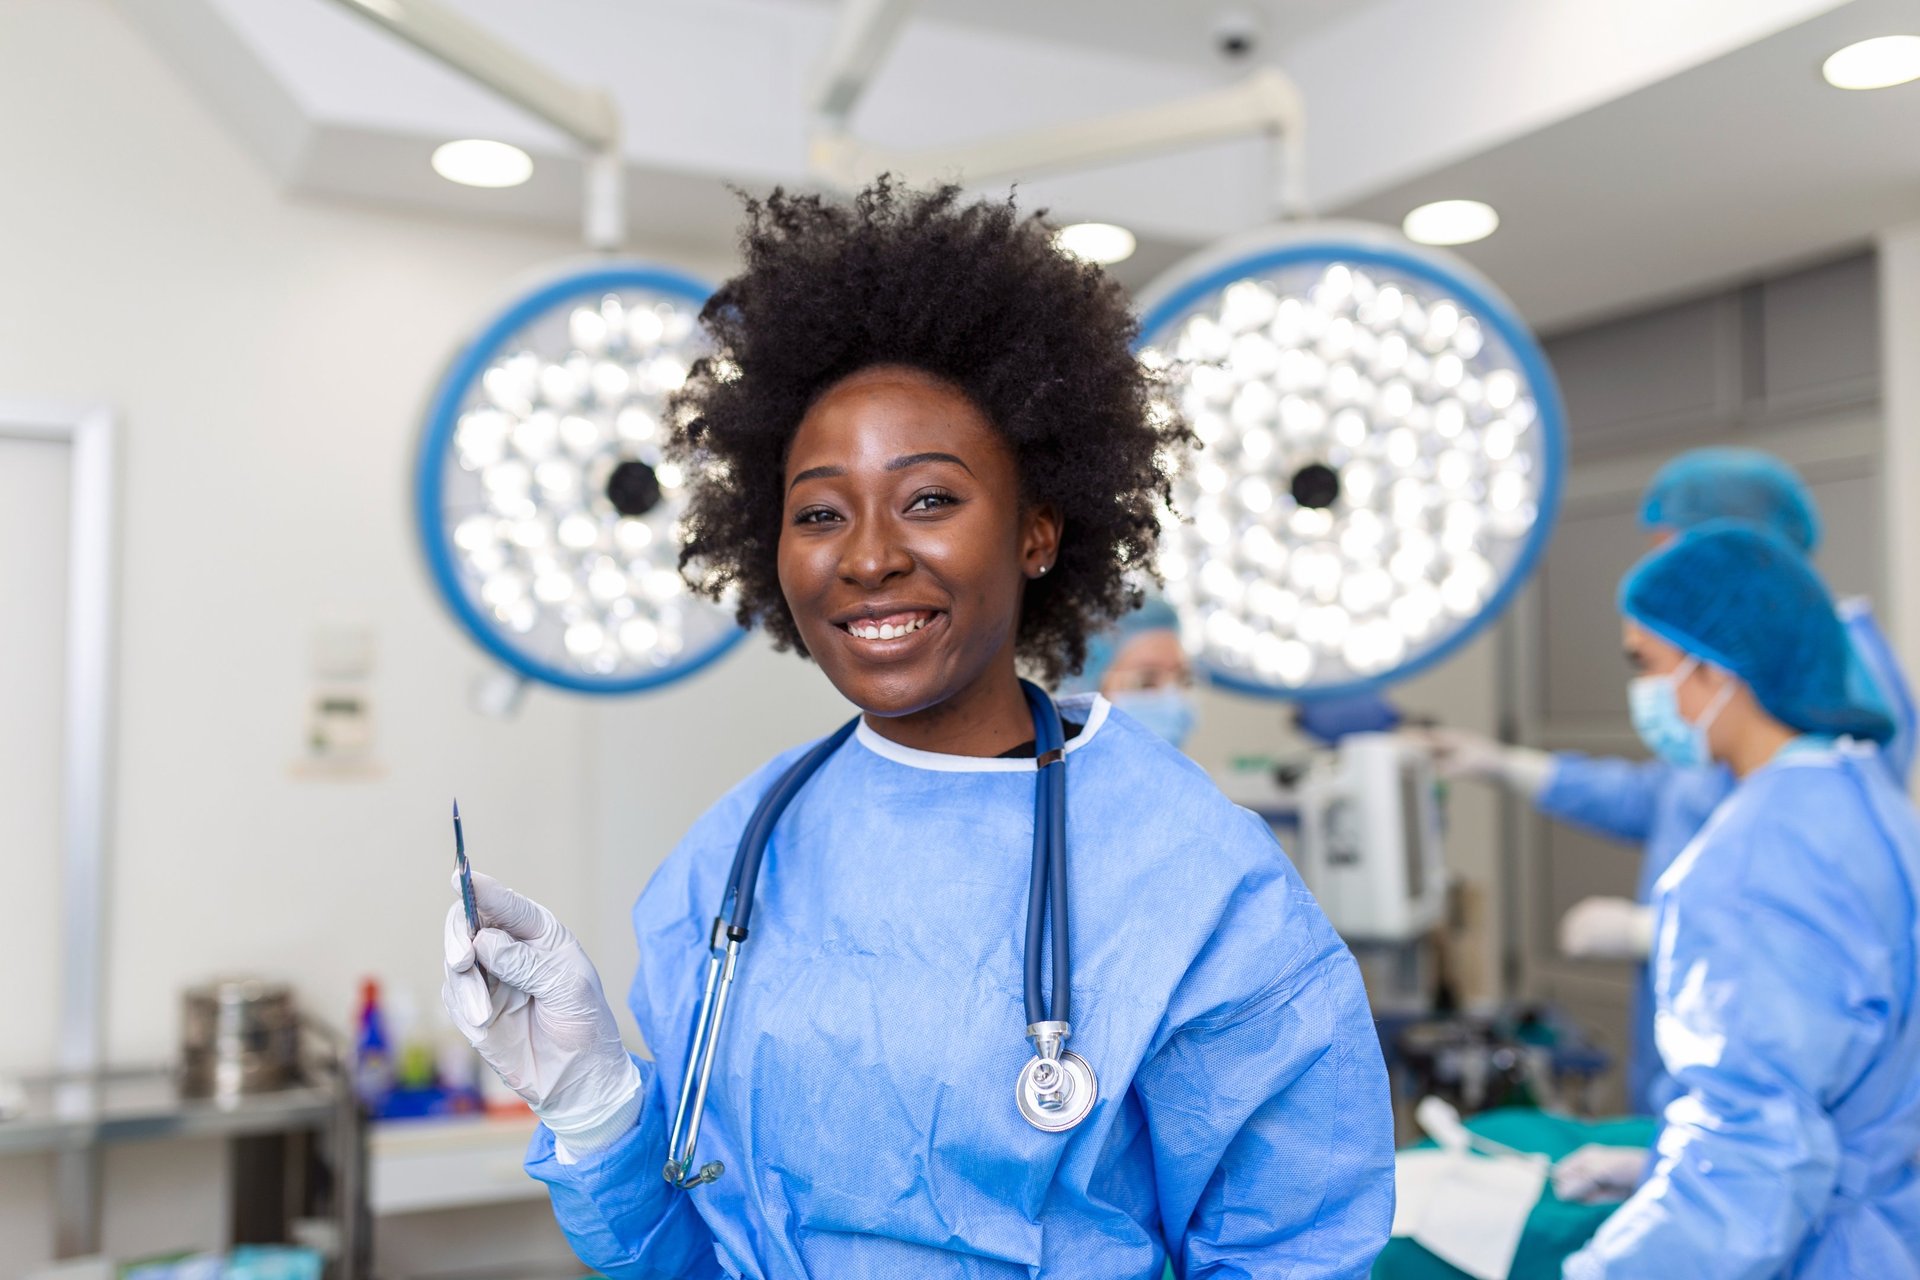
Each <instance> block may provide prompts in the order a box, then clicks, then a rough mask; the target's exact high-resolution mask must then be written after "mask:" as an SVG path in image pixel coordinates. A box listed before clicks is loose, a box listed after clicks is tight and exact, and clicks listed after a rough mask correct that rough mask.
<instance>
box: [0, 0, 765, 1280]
mask: <svg viewBox="0 0 1920 1280" xmlns="http://www.w3.org/2000/svg"><path fill="white" fill-rule="evenodd" d="M0 192H3V193H4V194H3V195H0V396H38V397H57V398H60V399H64V400H71V401H80V402H105V403H107V404H110V405H112V406H113V407H114V408H115V409H116V410H117V412H118V413H119V415H120V424H121V429H122V432H123V436H122V446H123V471H122V481H123V489H122V492H123V499H124V500H123V503H122V506H121V510H120V513H119V517H120V537H119V547H120V552H121V555H122V562H121V569H122V571H121V580H120V584H119V595H118V599H119V606H120V610H121V613H120V627H119V636H118V640H119V655H118V679H119V687H118V694H119V696H118V704H117V705H118V730H119V732H118V747H117V751H116V753H115V759H114V768H115V775H116V776H115V784H114V789H113V796H114V811H113V815H112V816H113V821H114V837H113V854H112V859H113V860H112V869H111V876H110V897H111V908H110V912H111V915H110V922H109V936H110V939H111V956H110V959H109V969H108V974H109V987H108V1008H109V1025H108V1033H107V1045H108V1052H109V1053H110V1055H111V1056H112V1057H113V1059H115V1060H116V1061H120V1062H137V1061H159V1060H165V1059H168V1058H170V1057H171V1056H172V1054H173V1050H174V1046H175V1043H176V1038H177V1030H176V1027H177V1012H176V1011H177V1007H178V1003H179V992H180V989H181V988H182V987H183V986H185V985H187V984H190V983H192V982H195V981H197V980H201V979H204V978H206V977H208V976H210V975H213V974H216V973H223V972H232V971H246V972H263V973H266V974H269V975H273V976H279V977H284V978H288V979H291V980H292V981H293V982H294V983H295V985H296V987H297V988H298V990H299V992H300V995H301V996H302V998H303V999H304V1000H305V1002H306V1003H307V1005H308V1007H309V1008H311V1009H312V1010H313V1011H315V1012H316V1013H319V1014H321V1015H324V1016H326V1017H329V1018H331V1019H333V1020H335V1021H336V1022H340V1021H344V1020H345V1019H346V1018H347V1017H348V1015H349V1013H350V1005H351V1001H352V999H353V996H354V991H355V984H356V982H357V981H358V980H359V979H360V978H361V976H362V975H368V974H372V975H379V976H381V977H383V978H385V979H387V980H389V981H390V982H392V983H397V984H400V985H402V986H404V987H407V988H409V989H411V990H412V991H414V992H415V993H417V997H418V999H419V1001H420V1003H421V1004H422V1005H423V1007H424V1010H425V1012H427V1013H428V1014H429V1015H435V1014H437V1004H438V1001H437V990H438V983H439V969H438V958H437V957H438V950H439V929H440V926H439V921H440V916H441V913H442V912H443V910H444V909H445V905H446V903H447V902H448V901H449V891H448V887H447V881H446V876H447V872H448V870H449V869H450V866H451V848H450V845H449V832H448V830H447V826H448V823H447V803H448V797H449V796H450V795H452V794H454V793H456V792H457V793H458V794H459V795H460V797H461V799H462V801H463V804H464V807H465V809H466V811H467V813H468V814H469V815H470V820H469V825H468V832H469V835H470V838H471V848H472V850H473V853H474V856H475V859H476V861H477V862H478V864H479V865H480V866H482V867H483V868H485V869H487V870H489V871H492V872H495V873H497V874H499V875H501V876H503V877H505V878H506V879H508V880H510V881H511V882H513V883H515V884H518V885H520V886H522V887H524V888H526V889H527V890H528V891H530V892H533V893H536V894H537V895H538V896H540V897H541V898H542V899H543V900H545V901H546V902H548V903H549V904H550V905H551V906H553V908H554V909H555V910H556V911H557V912H559V913H560V914H561V916H562V917H563V918H565V919H569V920H576V921H580V922H582V924H581V927H582V930H583V932H585V933H586V934H587V935H588V937H589V940H590V941H592V940H593V939H592V922H595V921H597V920H598V919H599V918H600V917H601V914H602V913H600V912H599V911H598V910H597V909H596V905H597V904H596V894H597V893H598V891H599V890H598V888H597V886H596V884H595V875H596V871H597V866H596V860H595V858H594V856H593V854H592V850H593V847H594V842H595V839H596V832H597V830H598V826H597V822H596V815H595V809H594V803H595V796H596V794H597V790H596V787H597V781H598V780H597V777H596V766H597V764H598V763H599V760H598V757H597V755H596V751H595V737H594V735H595V734H596V733H597V728H596V724H597V721H596V718H595V717H596V710H595V708H594V707H593V706H592V705H591V704H589V703H586V702H584V701H581V700H577V699H573V698H568V697H563V696H557V695H550V694H546V693H541V692H535V693H533V694H532V695H531V696H530V697H529V699H528V701H527V705H526V707H525V710H524V711H523V713H522V714H521V716H520V717H519V719H518V720H517V721H515V722H513V723H510V724H503V723H499V722H495V721H490V720H486V719H483V718H481V717H478V716H476V715H474V714H473V713H471V712H470V711H469V710H468V709H467V706H466V689H467V684H468V681H469V680H470V679H471V677H472V676H473V675H474V674H475V673H476V672H479V671H480V670H482V669H483V666H484V663H483V661H482V659H481V658H480V657H479V655H478V654H477V652H476V651H475V650H474V649H473V648H472V647H471V646H470V645H469V644H468V643H467V642H466V640H465V639H464V638H463V637H462V635H461V634H459V633H458V632H457V631H456V630H455V628H454V626H453V624H452V623H451V622H450V621H449V619H448V618H447V617H446V616H445V615H444V614H443V612H442V611H441V609H440V607H439V606H438V604H437V602H436V601H435V599H434V597H433V594H432V592H431V589H430V587H429V585H428V582H427V579H426V577H425V575H424V573H423V572H422V571H421V569H420V568H419V567H418V563H417V556H416V553H415V550H414V543H413V536H412V530H411V526H410V523H409V513H408V491H407V484H408V475H409V471H410V455H411V451H412V449H413V446H414V441H415V426H416V423H417V421H418V419H419V415H420V411H421V408H422V405H423V402H424V399H425V397H426V395H427V393H428V390H429V388H430V385H431V383H432V381H433V379H434V378H435V376H436V375H437V373H438V370H439V369H440V367H441V365H442V363H443V361H445V359H446V358H447V356H448V355H449V353H450V351H451V350H452V348H453V346H454V345H455V343H456V342H457V341H458V340H459V339H460V338H461V337H462V335H463V333H464V332H465V331H466V330H467V329H468V328H469V327H470V326H471V325H473V324H474V322H475V321H476V320H477V319H478V318H479V317H480V316H481V315H482V314H483V313H484V312H485V311H486V310H488V309H489V308H490V307H491V306H492V305H493V304H494V303H495V302H496V301H497V300H498V299H499V298H500V297H501V296H502V294H503V292H504V291H506V290H507V289H508V288H509V287H510V285H511V284H512V283H513V282H514V281H515V280H516V278H518V277H520V276H521V275H522V274H523V273H525V272H527V271H528V270H530V269H534V268H538V267H539V266H540V265H541V264H543V263H547V262H550V261H552V260H553V259H556V258H559V257H562V256H565V255H569V254H571V253H573V252H574V251H575V246H574V245H573V244H571V243H569V242H567V241H564V240H555V239H549V238H545V237H543V236H539V235H534V234H519V233H510V232H500V231H487V230H475V229H472V228H469V227H464V226H457V225H450V224H446V223H440V222H430V221H421V220H410V219H407V218H401V217H393V216H388V215H384V214H380V213H376V212H372V211H369V210H365V209H359V208H352V207H344V206H326V205H313V204H300V203H297V202H292V201H289V200H288V199H286V198H285V197H283V196H282V195H281V194H280V193H279V192H278V191H276V189H275V188H274V186H273V184H272V182H271V181H270V179H269V177H268V176H267V175H266V174H264V173H262V172H260V171H259V170H258V169H257V166H256V163H255V162H254V161H253V160H252V159H251V158H250V157H249V156H247V155H246V154H244V153H243V152H242V151H241V150H240V148H239V147H238V146H237V145H236V144H235V143H234V142H233V141H232V139H231V134H230V131H229V130H228V129H227V128H226V127H225V126H224V125H223V124H222V122H220V121H218V120H216V119H214V118H213V117H212V116H210V115H209V114H208V113H207V112H206V111H205V110H204V109H203V107H202V105H201V103H200V102H199V100H198V99H197V98H196V97H195V96H194V94H193V92H192V89H191V86H189V85H186V84H183V83H181V82H179V81H178V80H176V79H175V77H174V76H173V74H172V73H171V72H170V71H168V70H167V69H166V68H165V67H164V66H163V65H162V64H161V63H160V62H159V61H158V60H157V59H156V58H155V57H154V56H152V54H151V53H150V51H149V50H148V49H147V48H146V46H145V45H144V44H143V43H142V42H141V41H140V40H139V39H138V38H137V37H136V36H135V35H134V34H133V33H132V31H131V30H130V29H129V28H128V27H127V26H126V25H125V24H124V22H123V20H122V18H121V17H120V15H119V14H118V12H117V11H116V10H115V9H114V8H112V7H111V6H109V5H107V4H105V3H102V2H101V0H10V2H9V3H7V4H4V5H0ZM688 265H692V266H694V267H696V268H700V267H702V266H704V267H705V268H706V269H707V270H708V271H709V272H710V271H711V270H712V268H713V266H714V264H688ZM334 623H349V624H354V625H361V626H365V627H368V628H370V629H371V630H372V632H373V633H374V636H375V638H376V644H377V651H378V656H377V669H376V672H375V676H374V680H373V691H374V696H375V699H376V707H375V709H376V714H377V716H378V721H379V732H380V746H379V760H380V763H381V764H382V766H383V772H382V774H381V776H379V777H378V778H377V779H374V780H370V781H353V782H323V781H313V780H307V779H303V778H301V777H298V776H296V775H295V774H294V772H293V771H292V765H293V764H294V762H295V761H296V759H297V758H298V755H299V751H300V743H301V731H302V725H303V715H304V700H305V697H306V695H307V692H308V673H309V661H310V659H309V651H310V644H311V639H312V635H313V632H314V630H315V628H316V627H318V626H321V625H324V624H334ZM0 643H4V642H0ZM726 670H727V668H725V667H722V668H720V669H719V670H718V671H716V672H715V673H714V674H713V675H712V676H710V677H709V679H708V680H707V681H706V682H705V684H704V686H703V687H704V688H705V689H706V691H707V692H708V693H709V694H711V693H712V692H713V691H714V690H716V689H725V688H727V685H726V683H725V672H726ZM764 686H765V682H763V689H764ZM623 714H627V715H630V716H635V717H643V716H644V715H645V712H644V710H643V708H642V707H641V706H640V705H639V704H636V705H635V707H634V708H632V709H631V711H623ZM713 719H714V721H716V722H717V723H718V724H721V725H730V724H737V723H738V722H739V717H737V716H735V715H732V714H730V713H728V712H726V711H725V710H718V711H715V712H714V713H713ZM655 727H656V729H658V728H659V726H658V724H656V725H655ZM0 732H5V728H4V727H0ZM665 732H666V733H667V734H669V735H671V734H672V733H674V732H675V730H674V729H673V728H671V727H670V725H669V727H668V728H667V729H666V730H665ZM745 749H746V748H745V747H744V746H743V750H745ZM716 768H720V769H729V768H731V764H730V762H722V763H721V764H720V765H717V766H716ZM736 772H737V771H736ZM685 776H686V775H683V781H684V778H685ZM10 781H11V780H10ZM710 789H711V788H710ZM675 820H676V821H678V820H679V819H678V818H677V817H676V819H675ZM57 856H58V855H57V850H56V849H54V848H51V847H44V846H43V845H36V847H31V848H23V847H9V848H6V849H4V850H0V858H4V859H6V860H7V863H8V875H7V877H6V881H5V882H18V883H27V882H34V883H43V884H44V883H50V881H49V880H48V877H47V876H46V874H45V860H51V859H55V858H57ZM16 860H20V861H21V862H24V861H25V860H34V861H35V863H36V869H34V870H33V872H32V874H28V872H27V871H26V870H25V869H24V868H21V867H19V866H17V865H16ZM629 879H630V878H629ZM632 890H633V885H632V884H631V883H630V882H628V883H622V884H621V885H620V886H619V887H618V889H617V892H618V893H619V894H620V895H621V897H622V899H623V900H625V899H630V897H631V894H632ZM52 908H53V904H52V903H50V902H44V901H34V902H31V903H26V904H24V909H23V904H22V903H19V902H13V903H9V904H8V913H7V914H8V925H7V928H8V930H9V931H10V933H12V934H13V935H14V939H10V942H9V950H10V951H11V950H13V948H14V946H15V945H16V940H17V944H18V945H19V947H20V948H21V951H22V952H23V953H24V954H27V955H36V956H49V955H52V954H53V943H52V933H51V931H52V929H53V928H54V927H55V914H54V911H53V909H52ZM23 931H24V934H25V936H24V937H20V934H21V933H22V932H23ZM623 963H624V962H623ZM43 968H44V966H36V967H35V968H34V970H33V971H32V972H29V973H26V974H16V975H15V981H16V982H17V983H25V984H28V985H33V986H36V987H39V988H43V989H44V988H45V987H47V986H50V985H51V984H52V983H53V982H54V981H55V978H56V975H55V974H53V973H51V972H44V971H42V969H43ZM27 1007H28V1009H30V1010H37V1011H39V1016H41V1017H44V1013H45V1011H46V1010H48V1009H50V1008H51V1005H50V1004H49V1003H48V1002H47V1001H45V1000H44V999H35V1000H30V1001H29V1002H28V1004H27ZM49 1030H50V1029H48V1028H42V1027H36V1028H31V1029H29V1031H28V1033H26V1034H31V1035H32V1036H34V1037H36V1038H39V1039H41V1040H42V1041H43V1042H45V1043H50V1040H49V1039H48V1038H47V1034H46V1033H47V1032H48V1031H49ZM4 1038H5V1039H6V1041H7V1044H8V1045H9V1046H12V1045H14V1043H15V1041H14V1037H13V1035H12V1033H11V1032H9V1033H4ZM22 1039H23V1040H24V1039H25V1034H23V1036H22ZM28 1056H31V1057H40V1058H42V1061H41V1065H46V1063H45V1061H44V1056H43V1055H40V1054H33V1055H28ZM0 1063H4V1064H8V1065H14V1066H19V1065H23V1063H22V1062H18V1061H15V1060H14V1055H13V1054H12V1053H10V1052H7V1051H6V1050H5V1049H0ZM121 1164H124V1165H126V1167H128V1168H131V1169H133V1170H134V1173H132V1174H129V1175H127V1177H126V1178H122V1177H119V1176H118V1175H116V1177H115V1178H114V1179H113V1180H112V1188H113V1189H114V1191H115V1196H114V1203H113V1204H110V1206H109V1218H108V1233H109V1239H110V1241H111V1242H112V1243H114V1244H115V1245H116V1246H117V1247H123V1248H129V1249H131V1248H136V1247H149V1248H158V1247H162V1246H170V1245H175V1244H209V1243H215V1240H214V1239H212V1238H210V1236H209V1233H215V1232H217V1231H218V1221H219V1194H220V1193H219V1188H218V1185H217V1180H215V1179H211V1178H206V1177H195V1176H188V1177H183V1178H176V1179H172V1180H171V1184H170V1186H168V1188H167V1189H168V1191H169V1192H170V1193H171V1194H172V1195H174V1196H175V1197H176V1198H175V1199H174V1200H172V1201H169V1200H168V1199H167V1198H166V1197H165V1196H164V1195H162V1186H158V1185H155V1184H154V1183H152V1182H142V1181H141V1180H140V1170H146V1171H147V1172H148V1173H151V1174H154V1176H156V1177H164V1170H165V1168H166V1167H167V1161H166V1160H164V1159H159V1160H155V1159H152V1158H145V1159H141V1158H135V1159H133V1160H132V1163H131V1164H127V1162H126V1161H118V1162H117V1166H116V1167H118V1165H121ZM182 1167H186V1168H191V1169H193V1170H195V1171H196V1172H197V1171H198V1170H199V1164H198V1163H190V1164H189V1165H188V1166H182ZM41 1168H42V1166H40V1165H39V1164H38V1162H33V1161H17V1160H16V1161H8V1160H0V1187H3V1188H4V1190H0V1200H4V1201H5V1202H6V1204H5V1209H4V1211H0V1275H14V1274H18V1272H17V1271H16V1270H15V1268H25V1267H28V1266H30V1265H32V1264H33V1263H34V1262H35V1260H36V1257H41V1256H44V1251H45V1249H46V1248H47V1244H48V1241H47V1238H46V1237H47V1228H46V1225H45V1224H46V1223H47V1221H48V1220H49V1216H50V1215H49V1212H48V1206H47V1203H46V1201H45V1200H44V1195H45V1180H44V1178H42V1177H39V1176H36V1175H37V1171H39V1170H40V1169H41ZM163 1185H164V1184H163ZM122 1192H124V1194H121V1193H122ZM149 1197H158V1198H157V1199H149ZM169 1203H171V1204H172V1205H173V1206H174V1209H175V1210H176V1211H175V1212H171V1213H167V1214H164V1215H155V1214H154V1213H153V1212H152V1211H153V1209H154V1206H155V1205H157V1204H169ZM129 1213H135V1214H143V1215H145V1220H146V1221H147V1223H148V1224H149V1225H150V1226H152V1227H153V1229H154V1232H155V1234H142V1233H140V1232H138V1231H132V1229H131V1228H126V1227H125V1224H126V1223H127V1222H129V1221H131V1220H130V1219H129V1218H128V1217H127V1214H129ZM156 1218H158V1220H157V1221H156ZM116 1224H119V1225H116ZM123 1228H125V1229H123Z"/></svg>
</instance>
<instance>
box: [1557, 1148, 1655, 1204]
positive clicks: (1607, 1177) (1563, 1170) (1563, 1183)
mask: <svg viewBox="0 0 1920 1280" xmlns="http://www.w3.org/2000/svg"><path fill="white" fill-rule="evenodd" d="M1646 1168H1647V1151H1646V1148H1645V1147H1609V1146H1605V1145H1603V1144H1601V1143H1597V1142H1589V1143H1588V1144H1587V1145H1586V1146H1584V1147H1581V1148H1579V1149H1578V1150H1575V1151H1571V1152H1568V1153H1567V1154H1566V1155H1564V1156H1561V1157H1560V1159H1558V1160H1557V1161H1555V1162H1554V1165H1553V1194H1555V1195H1557V1196H1559V1197H1560V1198H1561V1199H1562V1200H1573V1201H1577V1202H1579V1203H1581V1204H1600V1203H1602V1202H1605V1201H1609V1200H1625V1199H1626V1198H1627V1197H1628V1196H1630V1195H1632V1194H1633V1192H1634V1188H1636V1187H1638V1186H1639V1185H1640V1175H1641V1174H1642V1173H1644V1172H1646Z"/></svg>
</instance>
